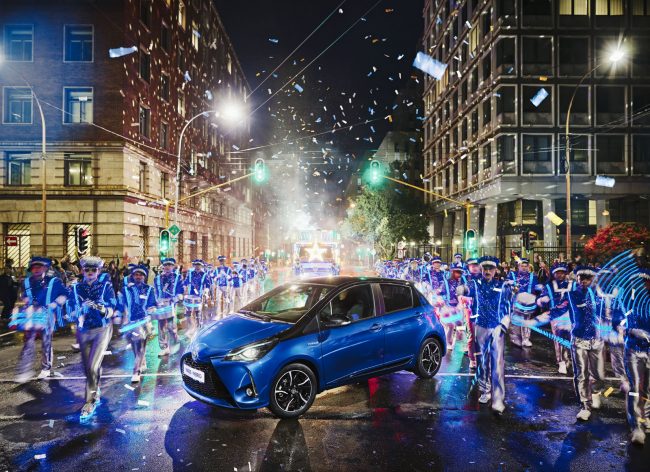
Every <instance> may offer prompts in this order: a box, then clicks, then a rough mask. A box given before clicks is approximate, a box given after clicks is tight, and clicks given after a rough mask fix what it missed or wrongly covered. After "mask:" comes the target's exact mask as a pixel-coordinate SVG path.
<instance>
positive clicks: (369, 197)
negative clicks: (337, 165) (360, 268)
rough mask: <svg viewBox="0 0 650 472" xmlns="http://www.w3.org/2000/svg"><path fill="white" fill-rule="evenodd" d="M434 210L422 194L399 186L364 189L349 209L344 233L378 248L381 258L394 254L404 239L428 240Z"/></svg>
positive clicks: (391, 256)
mask: <svg viewBox="0 0 650 472" xmlns="http://www.w3.org/2000/svg"><path fill="white" fill-rule="evenodd" d="M430 213H431V209H430V208H429V207H428V206H426V205H425V204H424V203H423V201H422V199H421V197H420V195H419V194H412V193H410V192H406V191H404V190H402V189H398V188H392V187H387V188H382V189H378V190H374V189H370V188H364V190H363V191H362V192H361V194H360V195H359V197H358V198H357V199H356V201H355V206H354V208H351V209H350V210H348V215H347V217H346V219H345V221H344V224H343V232H344V234H345V236H346V237H347V238H349V239H352V240H354V241H357V242H359V243H362V244H368V245H370V246H372V247H374V248H375V250H376V251H377V254H378V255H379V257H381V258H383V259H390V258H393V257H395V254H396V252H397V242H398V241H401V240H406V241H409V242H410V241H414V242H416V243H422V242H426V241H427V240H428V239H429V233H428V230H427V226H428V220H429V216H430Z"/></svg>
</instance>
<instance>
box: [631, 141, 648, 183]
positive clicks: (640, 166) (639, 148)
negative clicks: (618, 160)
mask: <svg viewBox="0 0 650 472" xmlns="http://www.w3.org/2000/svg"><path fill="white" fill-rule="evenodd" d="M632 140H633V143H634V146H633V152H632V170H633V172H634V173H635V174H637V175H648V174H650V135H648V134H638V135H636V136H633V137H632Z"/></svg>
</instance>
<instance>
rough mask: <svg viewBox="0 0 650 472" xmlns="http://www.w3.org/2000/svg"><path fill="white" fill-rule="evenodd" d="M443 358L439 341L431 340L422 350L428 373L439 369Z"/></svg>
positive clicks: (423, 365) (423, 361)
mask: <svg viewBox="0 0 650 472" xmlns="http://www.w3.org/2000/svg"><path fill="white" fill-rule="evenodd" d="M441 358H442V356H441V355H440V348H439V347H438V344H437V343H435V342H430V343H427V345H426V346H424V349H423V350H422V367H424V370H426V372H427V374H430V373H431V372H435V371H436V370H437V369H438V367H439V365H440V360H441Z"/></svg>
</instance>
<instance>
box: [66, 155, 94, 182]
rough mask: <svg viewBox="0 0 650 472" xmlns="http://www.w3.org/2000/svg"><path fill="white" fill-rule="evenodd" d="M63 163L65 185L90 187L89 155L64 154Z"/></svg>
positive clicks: (90, 162)
mask: <svg viewBox="0 0 650 472" xmlns="http://www.w3.org/2000/svg"><path fill="white" fill-rule="evenodd" d="M63 162H64V174H65V184H66V185H68V186H76V185H92V183H93V176H92V156H91V155H90V154H77V153H74V154H73V153H70V154H65V155H64V156H63Z"/></svg>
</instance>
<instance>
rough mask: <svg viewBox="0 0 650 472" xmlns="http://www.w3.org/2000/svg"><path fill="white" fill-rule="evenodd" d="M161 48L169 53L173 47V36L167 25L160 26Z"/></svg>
mask: <svg viewBox="0 0 650 472" xmlns="http://www.w3.org/2000/svg"><path fill="white" fill-rule="evenodd" d="M160 46H161V47H162V48H163V51H165V52H169V50H170V49H171V47H172V36H171V33H170V31H169V26H167V25H166V24H165V23H163V24H162V25H161V26H160Z"/></svg>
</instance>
